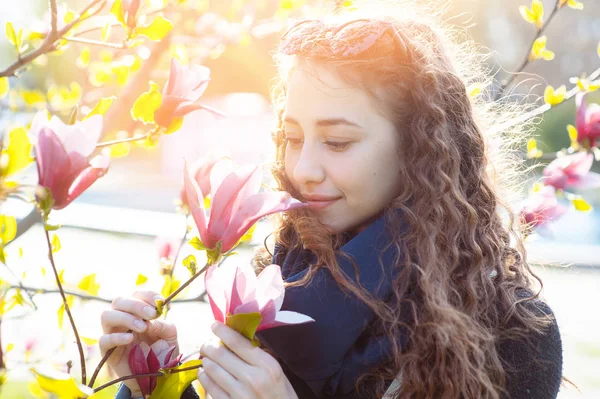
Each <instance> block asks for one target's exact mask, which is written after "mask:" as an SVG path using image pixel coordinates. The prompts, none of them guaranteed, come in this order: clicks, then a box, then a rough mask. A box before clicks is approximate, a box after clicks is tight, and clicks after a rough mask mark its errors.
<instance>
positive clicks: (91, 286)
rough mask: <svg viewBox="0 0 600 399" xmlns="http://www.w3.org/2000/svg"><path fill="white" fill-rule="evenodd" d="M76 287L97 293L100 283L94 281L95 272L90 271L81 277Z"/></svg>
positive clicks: (92, 293)
mask: <svg viewBox="0 0 600 399" xmlns="http://www.w3.org/2000/svg"><path fill="white" fill-rule="evenodd" d="M77 288H79V289H80V290H82V291H85V292H87V293H88V294H90V295H93V296H96V295H98V291H99V290H100V284H98V283H96V273H92V274H90V275H87V276H85V277H84V278H82V279H81V281H80V282H79V285H78V286H77Z"/></svg>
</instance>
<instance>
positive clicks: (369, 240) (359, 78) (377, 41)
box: [100, 7, 562, 399]
mask: <svg viewBox="0 0 600 399" xmlns="http://www.w3.org/2000/svg"><path fill="white" fill-rule="evenodd" d="M408 10H409V9H408V8H405V7H403V8H401V9H399V10H396V13H393V12H390V11H389V9H385V10H384V13H383V14H379V15H368V16H363V14H360V12H359V11H354V12H352V13H350V14H349V15H348V16H345V17H339V18H338V17H336V18H332V21H327V22H323V21H313V20H309V21H302V22H300V23H298V24H296V25H295V26H294V27H292V28H291V29H290V30H289V31H288V32H287V33H286V34H285V35H284V37H283V38H282V42H281V46H280V51H279V54H278V59H279V61H280V66H281V74H280V77H281V79H280V82H279V83H278V84H277V85H276V87H275V91H274V94H275V95H274V102H275V105H276V107H277V129H276V131H275V133H274V136H273V137H274V142H275V145H276V161H275V163H274V165H273V175H274V177H275V179H276V181H277V183H278V186H279V189H281V190H286V191H289V192H290V193H292V195H293V196H294V197H296V198H298V199H301V200H303V201H305V202H308V204H309V207H308V208H304V209H300V210H294V211H291V212H288V213H286V214H284V215H282V216H281V217H280V218H279V221H278V227H277V229H276V231H275V232H274V234H273V235H272V238H274V244H275V245H274V251H273V255H272V256H271V255H270V254H269V253H268V252H264V254H266V255H261V256H258V257H257V258H256V259H255V265H256V266H257V269H260V268H261V267H263V266H264V265H266V264H270V263H275V264H278V265H280V266H281V268H282V274H283V276H284V278H285V279H286V282H287V284H286V294H285V300H284V304H283V309H286V310H294V311H297V312H300V313H303V314H306V315H309V316H311V317H312V318H313V319H315V322H314V323H308V324H303V325H295V326H285V327H279V328H277V329H272V330H265V331H262V332H260V333H259V334H258V336H259V339H260V341H261V343H262V348H254V347H252V345H251V344H250V343H249V342H248V341H247V340H246V339H245V338H243V337H241V336H240V335H238V334H237V333H236V332H234V331H233V330H231V329H229V328H228V327H226V326H224V325H223V324H219V323H216V324H215V325H214V326H213V331H214V333H215V335H216V336H218V337H219V339H220V340H221V341H222V343H224V344H225V345H223V344H218V343H210V342H209V343H205V344H204V346H203V347H202V349H201V353H202V354H203V355H204V363H203V365H204V368H203V369H201V370H200V371H199V374H198V378H199V380H200V383H201V384H202V385H203V387H204V388H205V389H206V390H207V392H208V394H209V395H211V396H212V397H213V398H215V399H221V398H296V397H299V398H317V397H335V398H382V397H383V396H384V394H385V397H389V398H501V397H503V398H504V397H510V398H540V399H541V398H544V399H547V398H554V397H556V395H557V393H558V390H559V385H560V382H561V374H562V346H561V339H560V334H559V330H558V326H557V323H556V320H555V319H554V316H553V313H552V311H551V309H550V308H549V307H548V306H547V305H546V304H545V303H544V302H543V301H541V300H540V299H538V298H537V297H538V294H539V292H535V290H534V289H533V286H532V277H535V278H537V277H536V276H535V275H534V274H533V273H532V271H531V270H530V268H529V266H528V264H527V262H526V258H525V252H524V249H523V247H522V243H521V240H520V238H519V235H518V234H515V233H514V232H515V231H516V229H517V228H518V226H517V221H515V220H513V218H512V217H504V218H503V215H511V214H512V211H511V210H510V208H509V207H508V206H506V205H505V204H504V202H503V201H502V200H501V195H503V193H504V192H505V189H506V188H507V187H508V186H507V184H508V179H506V177H507V176H509V175H507V174H506V172H505V171H506V170H514V168H513V167H514V164H511V163H510V162H507V160H506V159H505V158H504V159H501V158H499V156H503V155H505V154H507V153H509V152H508V151H505V147H504V144H505V143H506V140H507V137H509V136H508V135H506V134H503V135H500V136H497V137H493V138H491V137H489V136H487V132H489V131H490V127H491V124H490V123H489V122H490V121H491V122H492V123H493V121H494V120H493V118H496V120H498V117H502V115H503V114H502V111H499V110H498V109H497V108H494V107H491V104H486V103H485V101H484V100H483V99H481V98H478V97H472V96H469V95H468V93H467V89H466V87H467V84H470V83H473V82H476V81H478V79H480V78H481V77H482V74H481V71H479V70H477V69H476V68H477V65H479V64H478V63H477V62H475V61H476V60H475V59H474V58H473V57H470V56H469V54H474V52H472V51H471V53H469V48H472V47H467V46H465V45H464V44H463V45H462V46H456V45H453V44H452V42H451V41H450V40H449V39H448V36H446V35H444V34H443V33H442V32H443V31H442V30H441V25H439V24H438V23H436V22H435V21H433V20H432V19H430V18H428V16H427V15H426V14H418V13H417V14H414V15H413V14H409V12H408ZM362 11H364V10H362ZM371 11H375V12H376V11H377V10H375V9H372V10H371ZM393 17H396V18H393ZM344 18H345V19H344ZM474 60H475V61H474ZM490 116H491V118H490ZM504 133H506V132H504ZM494 148H496V149H498V148H499V149H502V150H503V151H495V150H494ZM502 166H508V169H502V168H501V167H502ZM502 212H504V213H502ZM511 237H512V238H511ZM153 296H154V294H153V293H138V294H137V295H136V297H134V298H131V299H119V300H116V301H115V302H114V303H113V305H112V309H111V310H109V311H106V312H105V313H104V314H103V318H102V325H103V329H104V332H105V335H104V336H103V337H102V339H101V340H100V345H101V348H102V350H103V352H105V351H106V350H108V349H109V348H111V347H113V346H118V350H117V351H115V353H113V355H112V357H111V359H110V360H109V364H110V366H111V367H112V368H113V370H115V371H116V373H117V374H119V375H125V374H129V369H128V366H127V359H126V356H125V354H126V353H127V348H128V347H129V346H130V345H131V343H132V341H133V340H134V339H135V340H136V341H137V340H140V339H141V340H145V341H146V342H150V343H151V342H153V341H155V340H156V339H165V340H167V341H168V342H170V343H172V344H175V343H176V342H177V340H176V330H175V327H174V326H172V325H170V324H168V323H166V322H164V321H161V320H153V321H151V322H143V320H144V319H148V318H149V316H150V315H149V314H145V313H143V311H142V310H143V309H144V308H147V305H148V304H153V303H154V301H153ZM136 322H138V324H140V325H139V327H138V326H137V325H136ZM127 329H132V330H134V331H135V333H134V334H123V333H122V331H125V330H127ZM119 332H121V333H119ZM126 386H127V387H129V388H131V389H132V390H133V391H134V393H133V397H136V392H135V391H136V390H137V385H136V383H135V382H134V381H133V380H129V381H128V382H127V383H126ZM126 386H125V385H124V386H123V387H122V389H121V391H120V393H119V396H118V397H130V395H131V393H130V391H129V389H127V387H126ZM386 391H387V393H386ZM194 396H195V393H194V392H193V390H192V389H188V391H186V393H185V394H184V395H183V396H182V397H184V398H188V397H190V398H191V397H194Z"/></svg>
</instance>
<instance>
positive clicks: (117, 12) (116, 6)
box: [110, 0, 127, 28]
mask: <svg viewBox="0 0 600 399" xmlns="http://www.w3.org/2000/svg"><path fill="white" fill-rule="evenodd" d="M110 13H111V14H113V15H114V16H115V18H117V21H118V22H119V23H120V24H121V25H123V27H124V28H127V23H126V22H125V16H124V15H123V5H122V3H121V0H115V2H114V3H113V5H112V7H111V8H110Z"/></svg>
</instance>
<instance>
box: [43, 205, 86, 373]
mask: <svg viewBox="0 0 600 399" xmlns="http://www.w3.org/2000/svg"><path fill="white" fill-rule="evenodd" d="M42 218H44V215H42ZM44 233H45V234H46V242H47V244H48V258H49V259H50V263H51V264H52V270H53V271H54V277H55V278H56V285H57V286H58V290H59V291H60V296H61V297H62V300H63V304H64V305H65V312H67V316H69V322H70V323H71V327H72V328H73V333H74V334H75V341H76V342H77V349H78V350H79V361H80V362H81V382H82V383H83V384H85V381H86V370H85V355H84V353H83V346H82V345H81V339H80V338H79V332H78V331H77V327H76V326H75V320H73V315H72V314H71V309H70V308H69V304H68V302H67V297H66V296H65V292H64V290H63V287H62V284H61V282H60V278H59V277H58V271H57V270H56V264H55V263H54V256H53V255H52V243H51V242H50V235H49V234H48V230H46V226H45V223H44Z"/></svg>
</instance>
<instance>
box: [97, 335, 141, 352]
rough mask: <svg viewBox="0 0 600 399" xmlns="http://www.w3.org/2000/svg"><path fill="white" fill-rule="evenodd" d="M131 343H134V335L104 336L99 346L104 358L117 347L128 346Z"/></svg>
mask: <svg viewBox="0 0 600 399" xmlns="http://www.w3.org/2000/svg"><path fill="white" fill-rule="evenodd" d="M131 341H133V334H132V333H114V334H104V335H102V336H101V337H100V339H99V340H98V345H99V346H100V352H101V353H102V356H104V355H105V354H106V352H108V351H109V350H110V349H112V348H114V347H117V346H123V345H128V344H129V343H131Z"/></svg>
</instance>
